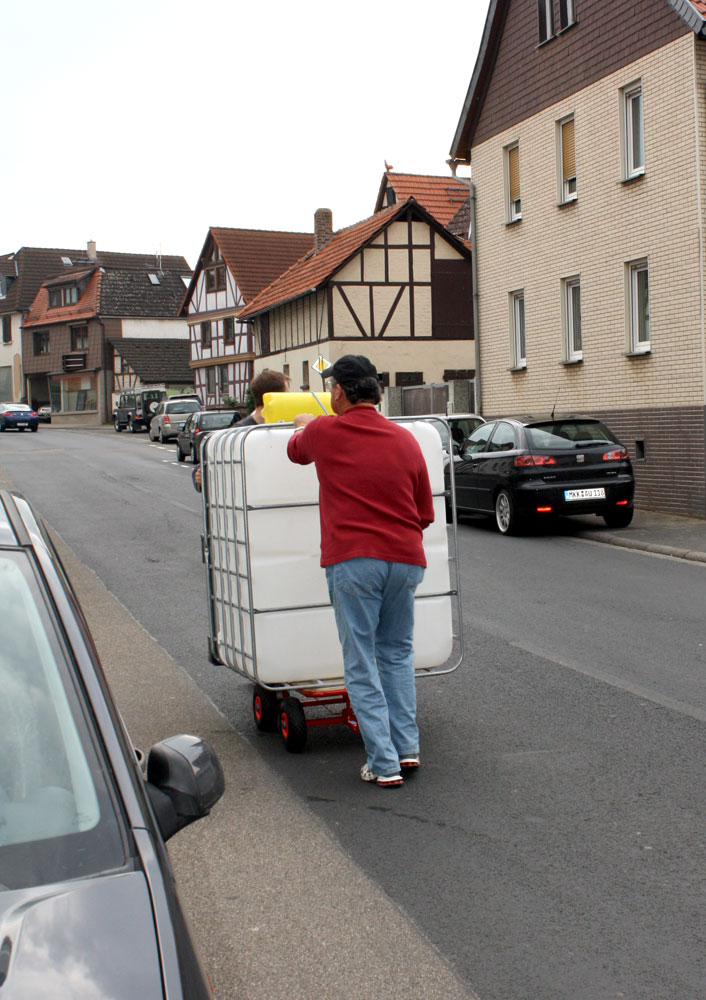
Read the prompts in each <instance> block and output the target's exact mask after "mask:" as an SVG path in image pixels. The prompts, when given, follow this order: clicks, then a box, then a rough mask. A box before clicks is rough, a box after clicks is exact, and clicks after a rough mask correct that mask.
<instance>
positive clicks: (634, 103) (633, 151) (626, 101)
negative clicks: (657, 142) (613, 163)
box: [620, 80, 645, 180]
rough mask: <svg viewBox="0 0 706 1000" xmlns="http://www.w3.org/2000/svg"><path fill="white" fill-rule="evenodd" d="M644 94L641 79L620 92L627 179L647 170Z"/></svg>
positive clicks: (624, 161)
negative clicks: (636, 139) (636, 125)
mask: <svg viewBox="0 0 706 1000" xmlns="http://www.w3.org/2000/svg"><path fill="white" fill-rule="evenodd" d="M642 96H643V95H642V81H641V80H636V81H635V82H633V83H631V84H628V86H627V87H623V88H622V90H621V92H620V101H621V111H620V113H621V133H622V140H623V171H624V175H625V179H626V180H630V179H631V178H633V177H641V176H642V175H643V174H644V172H645V115H644V104H643V99H642ZM636 118H637V120H638V121H639V127H640V135H639V142H640V148H639V149H637V148H636V145H635V132H634V126H635V120H636Z"/></svg>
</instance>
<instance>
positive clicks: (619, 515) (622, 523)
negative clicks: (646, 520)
mask: <svg viewBox="0 0 706 1000" xmlns="http://www.w3.org/2000/svg"><path fill="white" fill-rule="evenodd" d="M634 513H635V512H634V510H633V508H632V507H627V508H622V507H618V508H617V509H616V510H611V511H609V512H608V513H607V514H604V515H603V520H604V521H605V523H606V525H607V526H608V527H609V528H627V526H628V525H629V524H630V522H631V521H632V518H633V514H634Z"/></svg>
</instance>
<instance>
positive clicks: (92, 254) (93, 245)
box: [86, 240, 97, 260]
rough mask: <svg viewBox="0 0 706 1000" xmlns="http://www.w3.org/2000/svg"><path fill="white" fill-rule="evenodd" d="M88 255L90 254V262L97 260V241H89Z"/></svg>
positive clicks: (87, 245) (87, 246)
mask: <svg viewBox="0 0 706 1000" xmlns="http://www.w3.org/2000/svg"><path fill="white" fill-rule="evenodd" d="M86 253H87V254H88V259H89V260H96V259H97V257H96V241H95V240H89V241H88V243H87V244H86Z"/></svg>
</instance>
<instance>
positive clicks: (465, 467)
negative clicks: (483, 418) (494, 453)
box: [454, 420, 495, 510]
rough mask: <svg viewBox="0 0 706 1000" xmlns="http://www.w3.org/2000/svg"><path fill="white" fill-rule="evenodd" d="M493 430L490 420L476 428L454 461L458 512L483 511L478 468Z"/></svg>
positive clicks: (493, 425)
mask: <svg viewBox="0 0 706 1000" xmlns="http://www.w3.org/2000/svg"><path fill="white" fill-rule="evenodd" d="M494 430H495V423H494V422H493V421H492V420H491V421H489V422H488V423H487V424H481V425H480V427H476V429H475V430H474V431H473V433H472V434H471V435H470V437H469V438H468V440H467V441H466V444H465V445H464V448H463V451H462V452H461V455H460V457H459V458H458V459H457V460H455V461H454V478H455V481H456V506H457V507H458V508H459V509H460V510H484V509H485V508H483V507H480V506H479V502H480V490H479V484H478V479H479V467H480V463H481V462H482V460H483V458H484V456H485V455H486V453H487V450H488V445H489V441H490V436H491V434H492V433H493V431H494Z"/></svg>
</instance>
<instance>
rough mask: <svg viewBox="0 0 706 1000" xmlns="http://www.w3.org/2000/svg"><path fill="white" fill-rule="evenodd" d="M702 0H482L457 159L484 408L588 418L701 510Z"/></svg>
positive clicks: (705, 197)
mask: <svg viewBox="0 0 706 1000" xmlns="http://www.w3.org/2000/svg"><path fill="white" fill-rule="evenodd" d="M705 84H706V3H704V2H703V0H641V2H640V3H636V2H632V3H615V0H492V2H490V3H489V5H488V14H487V19H486V24H485V29H484V33H483V38H482V41H481V46H480V51H479V54H478V58H477V61H476V65H475V69H474V71H473V76H472V79H471V83H470V87H469V89H468V93H467V96H466V100H465V103H464V106H463V110H462V113H461V116H460V119H459V122H458V127H457V130H456V134H455V136H454V139H453V144H452V147H451V157H452V158H453V159H454V160H456V161H457V162H458V163H463V164H468V163H470V164H471V166H472V173H473V187H474V192H473V194H474V196H473V199H472V204H473V206H474V212H475V219H474V223H473V245H474V250H477V251H478V252H477V262H476V266H477V279H478V280H477V287H476V292H477V293H478V300H477V301H478V312H479V315H478V336H479V342H480V353H481V357H480V361H481V370H482V373H483V375H482V378H483V412H484V414H485V415H486V416H491V415H493V414H496V415H497V414H504V413H528V412H529V413H532V412H534V413H537V412H550V411H551V410H552V408H554V407H556V409H557V411H558V410H563V411H564V412H566V411H573V412H589V413H592V414H595V415H596V416H602V417H603V418H604V419H605V420H606V422H607V423H608V424H609V425H610V426H611V427H612V429H613V430H614V431H615V432H616V433H617V434H618V435H619V437H620V438H621V440H622V441H623V442H624V443H625V445H626V446H627V447H628V450H629V452H630V454H631V457H632V459H633V464H634V468H635V474H636V493H635V498H636V502H637V503H638V504H640V505H641V506H645V507H650V508H653V509H657V510H664V511H668V512H672V513H676V514H687V515H695V516H699V517H704V516H706V332H705V331H706V321H705V319H704V317H705V316H706V253H705V250H706V247H705V239H706V237H705V232H706V216H705V213H704V205H706V156H705V155H704V153H705V151H706V87H705Z"/></svg>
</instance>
